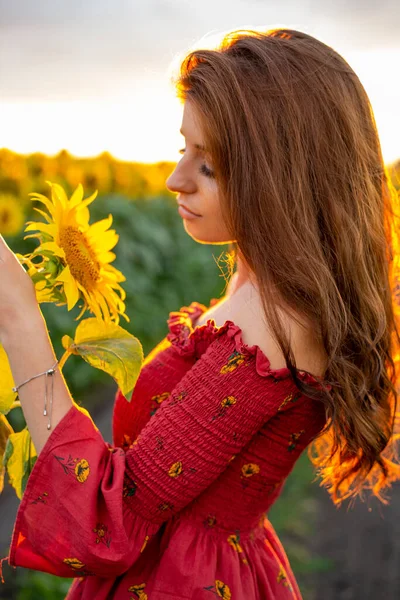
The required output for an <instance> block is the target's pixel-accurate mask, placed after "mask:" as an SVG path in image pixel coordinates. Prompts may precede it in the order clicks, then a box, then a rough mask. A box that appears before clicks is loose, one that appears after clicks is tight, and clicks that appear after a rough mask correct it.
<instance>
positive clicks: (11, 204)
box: [0, 194, 25, 235]
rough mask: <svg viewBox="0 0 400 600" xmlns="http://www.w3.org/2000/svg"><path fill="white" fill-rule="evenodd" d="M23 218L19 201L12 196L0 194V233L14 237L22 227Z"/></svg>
mask: <svg viewBox="0 0 400 600" xmlns="http://www.w3.org/2000/svg"><path fill="white" fill-rule="evenodd" d="M24 221H25V216H24V210H23V208H22V206H21V203H20V201H19V200H18V198H17V197H16V196H13V195H12V194H0V233H1V234H2V235H16V234H17V233H19V232H20V231H21V230H22V228H23V226H24Z"/></svg>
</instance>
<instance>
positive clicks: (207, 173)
mask: <svg viewBox="0 0 400 600" xmlns="http://www.w3.org/2000/svg"><path fill="white" fill-rule="evenodd" d="M185 150H186V148H181V149H180V150H178V152H179V154H184V153H185ZM199 171H200V173H201V174H202V175H205V176H206V177H214V171H212V170H211V169H209V168H208V167H207V165H201V166H200V168H199Z"/></svg>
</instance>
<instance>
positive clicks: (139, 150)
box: [0, 40, 400, 163]
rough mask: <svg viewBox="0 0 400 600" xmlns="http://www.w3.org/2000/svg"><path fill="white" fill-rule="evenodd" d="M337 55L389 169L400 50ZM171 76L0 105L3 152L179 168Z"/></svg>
mask: <svg viewBox="0 0 400 600" xmlns="http://www.w3.org/2000/svg"><path fill="white" fill-rule="evenodd" d="M204 41H205V40H204ZM325 41H326V40H325ZM326 43H329V42H328V41H326ZM204 45H206V43H204ZM337 49H338V51H339V52H340V53H341V54H342V55H343V56H344V58H345V59H346V60H347V61H348V62H349V64H350V65H351V66H352V67H353V69H354V70H355V71H356V73H357V74H358V76H359V77H360V80H361V82H362V83H363V85H364V87H365V89H366V91H367V94H368V96H369V98H370V101H371V104H372V107H373V110H374V114H375V118H376V122H377V127H378V131H379V134H380V139H381V144H382V152H383V157H384V160H385V162H386V163H391V162H393V161H394V160H396V159H398V158H400V119H399V106H400V80H399V78H398V77H397V75H396V73H397V66H398V64H400V49H392V50H389V49H382V50H371V51H351V52H350V51H344V50H341V49H340V48H337ZM169 75H170V72H168V73H167V74H166V73H164V74H163V73H161V72H160V73H154V74H152V75H149V74H147V75H145V76H144V77H143V80H135V82H134V83H132V86H131V87H130V88H129V89H124V90H123V92H121V91H119V94H118V95H113V96H110V97H109V98H108V99H103V100H101V99H100V100H99V99H95V98H93V99H89V98H88V99H87V100H85V101H68V102H67V101H65V102H61V101H60V102H52V103H50V102H34V103H28V102H27V103H23V102H15V103H0V109H1V110H0V130H1V146H2V147H4V148H9V149H11V150H14V151H16V152H20V153H23V154H28V153H31V152H36V151H40V152H44V153H46V154H50V155H51V154H56V153H57V152H58V151H59V150H61V149H63V148H65V149H67V150H68V151H69V152H70V153H72V154H74V155H75V156H80V157H83V156H96V155H98V154H100V153H101V152H103V151H104V150H107V151H109V152H110V153H111V154H113V155H114V156H115V157H116V158H119V159H121V160H129V161H137V162H143V163H153V162H158V161H164V160H165V161H174V162H175V161H177V160H179V155H178V149H179V148H180V146H181V144H182V139H181V136H180V134H179V128H180V124H181V119H182V106H181V104H180V103H179V101H178V100H177V99H176V98H175V96H174V89H173V87H172V85H171V84H170V83H169Z"/></svg>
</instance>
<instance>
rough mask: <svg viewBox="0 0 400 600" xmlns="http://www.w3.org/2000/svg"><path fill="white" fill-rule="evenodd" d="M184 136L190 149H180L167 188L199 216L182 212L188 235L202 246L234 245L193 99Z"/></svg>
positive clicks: (186, 109) (185, 116)
mask: <svg viewBox="0 0 400 600" xmlns="http://www.w3.org/2000/svg"><path fill="white" fill-rule="evenodd" d="M181 133H182V135H183V137H184V138H185V142H186V146H185V148H184V149H182V150H180V153H181V154H182V155H183V156H182V158H181V160H180V161H179V162H178V164H177V166H176V167H175V170H174V171H173V172H172V173H171V175H170V176H169V177H168V179H167V181H166V186H167V188H168V189H169V190H170V191H171V192H178V195H177V202H178V204H179V205H184V206H185V207H186V208H187V209H188V210H189V211H192V212H193V213H195V214H196V215H198V216H194V215H190V214H187V213H184V212H183V211H182V212H181V213H180V214H181V217H182V218H183V225H184V227H185V230H186V233H188V234H189V235H190V236H191V237H192V238H193V239H194V240H195V241H196V242H200V243H202V244H226V243H228V242H232V241H234V240H232V238H231V236H230V235H229V232H228V229H227V227H226V226H225V223H224V219H223V217H222V212H221V206H220V201H219V194H218V187H217V183H216V180H215V178H214V173H213V167H212V164H211V163H210V156H209V154H208V153H207V149H206V148H204V139H203V137H202V132H201V129H200V124H199V120H198V119H197V118H196V113H195V108H194V106H193V105H192V104H191V102H190V101H189V100H186V101H185V104H184V109H183V118H182V127H181ZM179 210H181V209H179Z"/></svg>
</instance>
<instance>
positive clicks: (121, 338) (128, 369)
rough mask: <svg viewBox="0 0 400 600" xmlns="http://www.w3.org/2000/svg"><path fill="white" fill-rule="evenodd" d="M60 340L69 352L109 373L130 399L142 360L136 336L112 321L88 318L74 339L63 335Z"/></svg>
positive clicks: (78, 329) (79, 327)
mask: <svg viewBox="0 0 400 600" xmlns="http://www.w3.org/2000/svg"><path fill="white" fill-rule="evenodd" d="M61 341H62V345H63V347H64V348H65V349H66V350H67V352H68V353H70V354H78V355H79V356H81V357H82V358H83V359H84V360H85V361H86V362H88V363H89V364H90V365H92V367H95V368H96V369H101V370H102V371H105V372H106V373H108V374H109V375H111V377H112V378H113V379H114V381H115V382H116V383H117V385H118V387H119V388H120V390H121V392H122V393H123V395H124V396H125V397H126V398H127V400H128V401H129V402H130V400H131V398H132V394H131V392H132V391H133V389H134V387H135V384H136V381H137V379H138V377H139V374H140V370H141V368H142V363H143V348H142V345H141V343H140V341H139V340H138V339H137V338H136V337H134V336H133V335H132V334H131V333H129V332H128V331H126V330H125V329H123V328H122V327H120V326H119V325H116V324H115V323H111V322H110V323H105V322H104V321H100V320H99V319H96V318H90V319H85V320H84V321H81V322H80V323H79V325H78V327H77V328H76V331H75V339H74V340H73V339H72V338H71V337H70V336H68V335H65V336H63V338H62V340H61ZM128 395H129V398H128Z"/></svg>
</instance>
